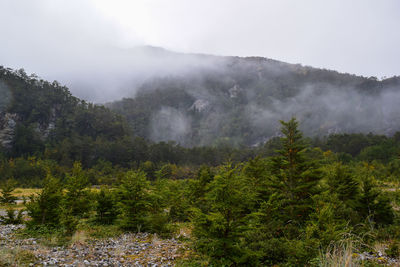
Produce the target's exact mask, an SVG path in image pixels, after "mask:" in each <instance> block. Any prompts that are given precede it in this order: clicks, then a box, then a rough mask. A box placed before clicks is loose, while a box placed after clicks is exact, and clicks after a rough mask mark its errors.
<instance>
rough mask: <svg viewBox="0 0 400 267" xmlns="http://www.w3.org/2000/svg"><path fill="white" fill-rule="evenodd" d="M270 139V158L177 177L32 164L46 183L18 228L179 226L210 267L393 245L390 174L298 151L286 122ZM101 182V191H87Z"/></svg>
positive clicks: (396, 235) (170, 172)
mask: <svg viewBox="0 0 400 267" xmlns="http://www.w3.org/2000/svg"><path fill="white" fill-rule="evenodd" d="M335 138H336V137H335ZM274 142H275V143H276V144H275V145H276V147H278V149H277V150H275V153H274V155H272V156H268V157H261V156H258V157H255V158H253V159H250V160H246V161H243V162H238V163H233V162H228V163H224V164H222V165H219V166H216V167H212V166H202V167H200V168H198V169H197V170H194V169H190V168H189V169H186V171H187V172H186V173H182V172H181V173H180V171H182V170H184V168H183V167H180V166H176V165H173V164H164V165H163V166H162V167H161V168H160V169H157V170H153V171H150V169H151V168H149V166H150V165H151V163H150V162H147V163H143V164H142V165H140V166H139V167H138V168H130V169H128V168H127V169H123V168H115V167H113V166H112V165H111V164H110V163H107V162H102V163H101V164H103V165H102V166H103V167H102V168H97V167H94V168H93V169H88V170H84V169H83V168H82V165H81V164H80V163H74V164H73V167H72V169H70V170H68V171H67V172H66V174H65V176H64V177H63V178H62V179H61V178H59V177H58V176H57V170H58V169H57V168H54V167H57V166H53V167H51V166H50V165H48V164H46V163H45V162H41V161H36V163H35V164H36V165H39V166H45V167H44V170H45V171H44V173H45V176H46V178H45V179H44V182H43V190H42V191H41V193H39V194H38V195H36V196H32V197H31V198H30V199H29V201H28V202H27V204H26V208H27V212H28V215H29V216H30V218H31V220H29V221H28V222H27V225H28V230H29V231H34V232H35V231H36V232H43V231H49V229H50V230H51V229H53V230H54V231H58V232H59V233H61V234H62V235H63V236H69V235H72V234H73V233H74V232H75V231H76V229H77V228H79V227H80V226H79V225H80V224H82V223H83V222H85V223H89V224H91V225H114V226H117V227H118V228H120V229H122V230H124V231H134V232H136V231H147V232H154V233H158V234H160V235H163V236H168V235H171V234H172V233H173V232H174V231H176V230H177V227H178V226H179V224H180V223H188V224H189V225H190V226H189V228H190V229H191V231H192V234H191V241H192V244H193V248H194V249H195V250H196V251H197V253H198V255H200V258H194V259H192V261H193V262H194V263H196V262H197V264H199V265H201V264H204V263H207V264H211V265H213V266H272V265H275V264H279V265H282V264H286V265H288V266H304V265H312V264H318V263H319V262H321V260H322V259H321V254H320V251H324V250H325V249H328V248H329V247H331V246H334V245H335V244H343V242H346V241H348V240H353V241H354V242H355V243H356V244H360V245H359V246H358V249H360V250H362V249H365V248H367V247H369V246H373V244H374V243H375V242H384V241H388V240H391V241H390V242H392V243H393V244H395V242H398V241H396V240H399V239H400V228H399V226H398V212H397V211H395V210H394V209H393V208H392V204H393V203H397V202H398V199H394V198H393V197H390V195H389V194H388V193H387V192H385V191H382V190H381V187H379V186H378V185H382V184H383V183H384V182H388V181H390V180H391V181H392V182H396V183H398V182H399V180H398V179H399V178H398V177H399V176H398V175H397V173H398V172H399V171H400V168H397V169H396V171H394V169H391V168H392V167H389V165H387V164H384V163H382V162H379V161H373V162H365V161H357V160H353V161H347V162H343V161H341V157H340V154H337V153H334V152H331V151H325V152H323V151H322V150H321V149H319V148H313V147H311V146H310V145H308V144H307V142H306V140H305V139H304V138H303V136H302V133H301V132H300V131H299V130H298V123H297V121H296V120H294V119H292V120H291V121H289V122H282V137H281V138H280V139H279V140H274ZM361 151H362V150H361ZM356 156H357V155H356ZM31 162H32V165H35V164H33V162H34V159H31ZM38 162H39V163H38ZM58 167H59V166H58ZM399 167H400V165H399ZM91 172H93V173H91ZM179 173H180V174H179ZM107 175H110V176H109V177H110V180H107V183H108V186H106V185H105V183H104V181H96V182H99V183H102V184H103V186H102V187H100V189H93V188H91V187H90V184H91V183H93V181H91V179H99V178H100V177H102V178H104V177H107ZM180 175H181V176H180ZM390 175H392V176H391V178H390ZM111 177H112V178H111ZM179 178H185V179H179ZM392 202H393V203H392ZM44 229H46V230H44ZM53 230H51V231H53Z"/></svg>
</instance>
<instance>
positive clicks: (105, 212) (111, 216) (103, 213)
mask: <svg viewBox="0 0 400 267" xmlns="http://www.w3.org/2000/svg"><path fill="white" fill-rule="evenodd" d="M116 217H117V210H116V204H115V200H114V195H113V194H112V192H111V191H110V190H107V189H104V188H102V189H101V190H100V192H99V193H98V194H97V195H96V221H97V222H98V223H101V224H111V223H113V222H114V220H115V218H116Z"/></svg>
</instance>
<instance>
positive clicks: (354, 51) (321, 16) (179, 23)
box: [0, 0, 400, 85]
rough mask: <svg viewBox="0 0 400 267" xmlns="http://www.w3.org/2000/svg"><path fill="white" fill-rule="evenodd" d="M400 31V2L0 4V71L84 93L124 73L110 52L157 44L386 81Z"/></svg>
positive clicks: (396, 67) (43, 0) (71, 0)
mask: <svg viewBox="0 0 400 267" xmlns="http://www.w3.org/2000/svg"><path fill="white" fill-rule="evenodd" d="M399 28H400V1H398V0H379V1H378V0H352V1H348V0H324V1H321V0H301V1H300V0H275V1H271V0H201V1H189V0H18V1H16V0H0V65H3V66H7V67H12V68H24V69H25V70H26V71H27V72H28V73H32V72H34V73H36V74H38V75H39V76H41V77H43V78H46V79H50V80H52V79H56V80H60V81H61V82H64V83H67V85H68V84H70V81H69V80H71V79H74V80H75V81H76V80H80V84H82V83H85V81H84V79H85V78H84V76H85V75H86V74H88V73H92V74H93V75H94V76H96V75H97V76H99V75H100V76H102V75H105V74H106V72H105V71H104V70H103V71H102V72H101V71H100V72H99V71H98V70H99V68H100V67H99V66H101V65H104V64H106V63H109V62H113V63H114V64H116V65H118V60H119V59H115V58H113V56H112V55H111V54H110V55H108V52H107V51H110V48H118V49H121V50H127V49H130V48H133V47H136V46H142V45H151V46H157V47H163V48H166V49H169V50H172V51H176V52H184V53H204V54H213V55H234V56H262V57H268V58H272V59H276V60H281V61H285V62H289V63H300V64H303V65H307V66H313V67H320V68H327V69H334V70H338V71H340V72H346V73H353V74H357V75H363V76H368V77H369V76H376V77H378V78H382V77H390V76H394V75H400V49H399V47H400V30H399ZM107 55H108V56H107ZM124 69H126V65H124V68H122V67H121V69H118V68H117V67H116V68H114V69H113V70H109V71H110V72H113V73H114V75H113V78H112V80H109V81H105V83H113V80H117V79H119V77H120V76H118V75H119V73H122V72H124ZM79 73H81V74H82V77H78V76H79ZM122 76H124V75H122V74H121V77H122ZM92 77H93V76H91V78H92ZM124 77H125V76H124Z"/></svg>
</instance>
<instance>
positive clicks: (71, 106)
mask: <svg viewBox="0 0 400 267" xmlns="http://www.w3.org/2000/svg"><path fill="white" fill-rule="evenodd" d="M129 132H130V131H129V130H128V127H127V125H126V124H125V121H124V120H123V118H122V117H121V116H120V115H117V114H115V113H113V112H111V111H110V110H108V109H107V108H105V107H104V106H100V105H94V104H90V103H87V102H85V101H83V100H80V99H78V98H76V97H74V96H72V95H71V93H70V92H69V90H68V88H66V87H64V86H61V85H60V84H59V83H58V82H56V81H55V82H53V83H50V82H47V81H44V80H41V79H39V78H38V77H36V76H35V75H31V76H28V75H27V74H26V73H25V72H24V70H22V69H21V70H17V71H14V70H12V69H9V68H4V67H1V66H0V149H1V148H2V149H3V150H5V151H6V152H7V153H8V154H9V155H11V156H21V155H34V154H38V153H40V154H43V153H45V154H47V155H48V156H50V158H54V159H57V160H59V161H63V160H64V159H65V160H70V159H76V160H82V161H89V160H95V159H89V158H86V157H87V154H88V151H89V150H90V149H91V148H92V147H94V146H95V145H96V144H106V143H107V142H108V143H112V142H115V141H116V140H121V139H123V138H124V137H125V136H126V135H129ZM97 148H99V146H98V147H97Z"/></svg>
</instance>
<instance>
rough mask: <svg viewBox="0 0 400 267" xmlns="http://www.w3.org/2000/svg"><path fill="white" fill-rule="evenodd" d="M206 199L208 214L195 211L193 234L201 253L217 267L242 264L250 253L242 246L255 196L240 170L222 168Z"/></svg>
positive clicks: (229, 167)
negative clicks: (209, 258) (207, 256)
mask: <svg viewBox="0 0 400 267" xmlns="http://www.w3.org/2000/svg"><path fill="white" fill-rule="evenodd" d="M205 200H206V201H207V202H208V205H210V206H209V207H208V208H207V210H208V212H207V213H204V212H202V211H201V210H200V209H194V211H193V212H194V217H193V224H194V230H193V234H194V236H195V237H196V246H197V248H198V249H199V251H201V252H203V253H206V254H207V255H209V256H210V257H211V258H212V259H213V261H215V263H216V264H218V265H232V264H239V263H241V262H242V261H244V260H245V259H246V258H247V256H248V255H247V253H248V251H247V250H246V248H244V247H242V246H241V238H242V237H243V235H244V232H245V231H246V230H247V228H248V226H247V220H246V219H247V216H248V215H249V213H250V209H251V207H252V206H253V205H254V201H255V195H254V192H252V190H251V187H250V186H249V183H248V180H247V179H246V178H245V177H244V176H242V175H241V173H240V170H239V168H238V167H234V168H232V167H231V166H230V164H228V165H225V166H222V167H220V168H219V170H218V172H217V174H216V175H215V177H214V180H213V181H212V182H211V183H210V191H209V192H207V193H206V195H205Z"/></svg>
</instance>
